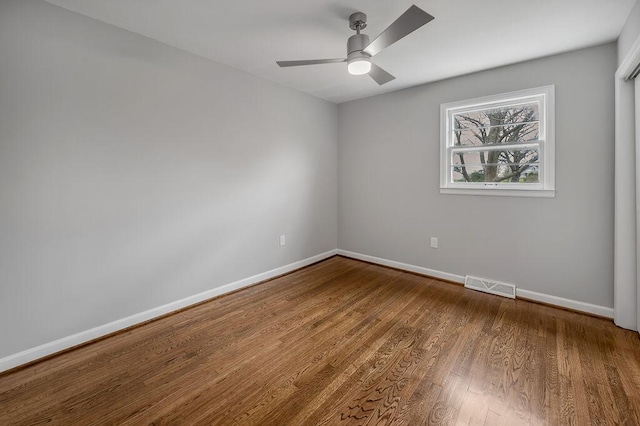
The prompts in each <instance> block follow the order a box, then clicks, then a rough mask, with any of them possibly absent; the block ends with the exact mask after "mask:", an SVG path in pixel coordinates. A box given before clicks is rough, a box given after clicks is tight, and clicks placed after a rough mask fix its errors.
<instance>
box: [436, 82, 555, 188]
mask: <svg viewBox="0 0 640 426" xmlns="http://www.w3.org/2000/svg"><path fill="white" fill-rule="evenodd" d="M531 101H537V102H539V108H540V109H539V123H540V128H539V136H538V140H537V141H536V142H534V144H535V145H537V146H538V147H539V172H538V175H539V180H540V182H539V183H531V184H530V183H512V182H495V183H494V182H453V179H452V178H451V175H452V167H453V163H452V150H453V149H454V145H453V143H452V139H453V115H454V114H459V113H461V112H468V111H477V110H482V109H489V108H499V107H505V106H508V105H513V104H520V103H527V102H531ZM511 146H513V145H511ZM473 149H475V150H483V149H482V148H481V147H480V146H478V147H474V148H473ZM473 149H470V150H469V151H471V150H473ZM456 150H457V151H459V150H460V148H459V147H458V148H457V149H456ZM484 150H485V151H486V150H487V149H484ZM440 193H441V194H457V195H485V196H486V195H498V196H512V197H513V196H516V197H549V198H552V197H555V86H554V85H549V86H542V87H536V88H532V89H525V90H518V91H514V92H507V93H501V94H497V95H491V96H484V97H480V98H474V99H466V100H462V101H456V102H448V103H444V104H441V105H440Z"/></svg>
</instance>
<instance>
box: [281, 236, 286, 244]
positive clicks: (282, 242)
mask: <svg viewBox="0 0 640 426" xmlns="http://www.w3.org/2000/svg"><path fill="white" fill-rule="evenodd" d="M285 244H287V236H286V235H280V246H283V245H285Z"/></svg>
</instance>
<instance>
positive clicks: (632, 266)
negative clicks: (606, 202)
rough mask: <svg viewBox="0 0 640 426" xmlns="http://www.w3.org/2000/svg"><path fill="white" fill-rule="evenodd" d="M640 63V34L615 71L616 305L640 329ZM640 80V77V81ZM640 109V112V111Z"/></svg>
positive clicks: (620, 319) (622, 321)
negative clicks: (638, 93) (638, 91)
mask: <svg viewBox="0 0 640 426" xmlns="http://www.w3.org/2000/svg"><path fill="white" fill-rule="evenodd" d="M638 64H640V37H638V39H637V40H636V41H635V43H634V44H633V46H632V47H631V49H630V50H629V52H628V53H627V55H626V56H625V58H624V59H623V61H622V62H621V63H620V66H619V67H618V70H617V71H616V74H615V167H614V169H615V185H614V194H615V202H614V204H615V213H614V266H613V270H614V274H613V275H614V286H613V308H614V322H615V324H616V325H618V326H620V327H623V328H627V329H630V330H639V329H640V316H639V315H638V313H639V312H638V307H639V306H640V292H639V291H638V287H639V285H638V284H639V283H638V278H639V277H638V271H637V269H638V264H639V262H638V255H639V254H640V249H639V247H638V242H639V241H638V239H637V238H636V235H637V231H636V230H637V229H640V214H639V212H640V210H639V209H638V205H637V202H638V201H640V183H638V184H636V182H637V179H638V178H639V177H640V144H638V147H637V148H636V135H635V133H636V132H635V82H634V80H629V77H630V75H631V73H632V72H633V71H634V69H636V67H637V66H638ZM638 83H640V80H638ZM639 112H640V111H639Z"/></svg>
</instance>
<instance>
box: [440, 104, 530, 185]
mask: <svg viewBox="0 0 640 426" xmlns="http://www.w3.org/2000/svg"><path fill="white" fill-rule="evenodd" d="M452 118H453V126H452V127H453V129H452V130H453V136H454V139H453V142H454V143H453V147H454V148H458V147H459V148H462V149H460V150H458V149H455V150H454V151H452V155H453V156H454V158H452V160H453V161H452V167H453V170H452V172H453V173H452V179H453V180H454V181H455V182H496V183H497V182H511V183H538V182H539V150H538V147H537V146H536V145H535V144H534V145H531V144H528V142H529V143H531V142H535V141H537V140H538V136H539V128H540V120H539V106H538V104H537V103H535V102H534V103H528V104H520V105H514V106H506V107H500V108H493V109H484V110H479V111H470V112H465V113H457V114H454V115H453V117H452ZM502 145H509V146H508V147H506V146H505V147H502ZM520 145H522V146H520ZM478 147H482V148H486V149H478ZM466 148H473V149H472V150H469V149H466Z"/></svg>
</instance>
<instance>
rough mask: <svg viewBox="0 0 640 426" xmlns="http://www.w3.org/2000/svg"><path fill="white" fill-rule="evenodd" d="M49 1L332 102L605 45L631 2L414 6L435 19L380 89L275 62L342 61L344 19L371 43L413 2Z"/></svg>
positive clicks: (337, 68)
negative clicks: (361, 22) (356, 18)
mask: <svg viewBox="0 0 640 426" xmlns="http://www.w3.org/2000/svg"><path fill="white" fill-rule="evenodd" d="M47 1H49V3H53V4H56V5H58V6H62V7H64V8H67V9H70V10H73V11H75V12H78V13H81V14H83V15H87V16H90V17H92V18H95V19H97V20H100V21H103V22H107V23H110V24H113V25H116V26H118V27H121V28H124V29H127V30H129V31H132V32H135V33H138V34H142V35H144V36H147V37H150V38H153V39H155V40H158V41H161V42H163V43H166V44H168V45H171V46H174V47H177V48H180V49H183V50H186V51H189V52H192V53H195V54H197V55H200V56H204V57H206V58H210V59H212V60H214V61H216V62H219V63H222V64H226V65H229V66H231V67H234V68H238V69H241V70H244V71H246V72H249V73H251V74H254V75H257V76H260V77H262V78H265V79H268V80H271V81H275V82H277V83H280V84H282V85H284V86H288V87H292V88H294V89H298V90H300V91H303V92H306V93H309V94H311V95H314V96H317V97H319V98H322V99H326V100H328V101H331V102H335V103H341V102H345V101H349V100H353V99H358V98H363V97H367V96H372V95H376V94H380V93H385V92H389V91H393V90H398V89H401V88H405V87H410V86H415V85H418V84H423V83H428V82H432V81H437V80H441V79H444V78H449V77H454V76H457V75H462V74H467V73H470V72H474V71H480V70H484V69H488V68H493V67H496V66H501V65H506V64H511V63H515V62H520V61H523V60H527V59H533V58H538V57H542V56H547V55H551V54H554V53H560V52H565V51H568V50H573V49H577V48H581V47H587V46H593V45H596V44H600V43H605V42H608V41H613V40H615V39H616V38H617V37H618V35H619V33H620V30H621V29H622V27H623V25H624V23H625V21H626V18H627V16H628V15H629V12H630V10H631V8H632V7H633V4H634V3H635V0H561V1H559V0H535V1H531V0H510V1H506V0H482V1H479V0H413V3H415V4H416V5H417V6H419V7H421V8H422V9H424V10H425V11H427V12H428V13H430V14H431V15H433V16H435V18H436V19H435V20H433V21H431V22H430V23H429V24H427V25H425V26H424V27H422V28H420V29H418V30H417V31H415V32H414V33H413V34H410V35H409V36H408V37H406V38H404V39H402V40H400V41H399V42H397V43H396V44H394V45H392V46H390V47H389V48H387V49H386V50H385V51H383V52H382V53H380V54H379V55H377V56H376V57H375V60H374V62H375V63H376V64H378V65H379V66H381V67H382V68H384V69H385V70H386V71H388V72H390V73H391V74H393V75H394V76H395V77H396V80H393V81H391V82H390V83H387V84H385V85H384V86H378V85H377V84H376V83H375V82H374V81H373V80H372V79H371V78H369V77H368V76H352V75H350V74H349V73H348V72H347V69H346V64H344V63H338V64H325V65H314V66H306V67H293V68H279V67H278V66H277V65H276V63H275V61H276V60H296V59H323V58H339V57H346V41H347V38H348V37H349V36H351V35H352V34H354V32H353V31H352V30H350V29H349V26H348V22H347V19H348V17H349V15H350V14H351V13H353V12H356V11H362V12H364V13H366V14H367V15H368V27H367V28H366V30H365V31H363V32H364V33H366V34H369V36H370V37H371V39H372V40H373V38H374V37H375V36H377V35H378V34H379V33H380V32H381V31H382V30H383V29H385V28H386V27H387V26H388V25H389V24H390V23H391V22H393V21H394V20H395V19H396V18H397V17H398V16H400V15H401V14H402V13H403V12H404V11H405V10H406V9H407V8H408V7H409V6H411V4H412V0H407V1H397V0H396V1H389V0H236V1H222V0H217V1H215V0H180V1H176V0H47Z"/></svg>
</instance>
